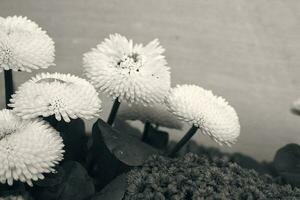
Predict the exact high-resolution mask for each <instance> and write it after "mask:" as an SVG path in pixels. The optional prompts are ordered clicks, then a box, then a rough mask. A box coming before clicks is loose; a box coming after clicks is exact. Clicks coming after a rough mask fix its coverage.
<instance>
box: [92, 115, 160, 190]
mask: <svg viewBox="0 0 300 200" xmlns="http://www.w3.org/2000/svg"><path fill="white" fill-rule="evenodd" d="M92 138H93V144H92V147H91V149H90V151H89V154H88V164H87V165H88V171H89V173H90V175H91V176H92V177H94V178H95V185H96V190H97V191H99V190H101V189H102V188H103V187H104V186H106V185H107V184H108V183H109V182H111V181H112V180H113V179H114V178H115V177H116V176H118V175H119V174H121V173H124V172H126V171H128V170H129V169H130V167H133V166H140V165H142V164H143V162H144V161H145V160H146V159H147V158H148V157H149V156H150V155H152V154H157V153H158V152H157V151H156V150H155V149H153V148H152V147H150V146H149V145H146V144H145V143H143V142H141V141H140V139H139V138H136V137H135V136H132V135H130V134H123V133H120V132H119V131H117V130H116V129H113V128H112V127H111V126H110V125H108V124H107V123H105V122H104V121H102V120H101V119H99V120H98V121H97V122H96V123H95V124H94V126H93V131H92Z"/></svg>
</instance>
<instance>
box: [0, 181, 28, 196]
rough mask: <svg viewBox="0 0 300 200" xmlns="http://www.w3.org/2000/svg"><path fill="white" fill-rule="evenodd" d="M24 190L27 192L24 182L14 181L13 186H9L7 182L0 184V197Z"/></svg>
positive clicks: (17, 193)
mask: <svg viewBox="0 0 300 200" xmlns="http://www.w3.org/2000/svg"><path fill="white" fill-rule="evenodd" d="M24 192H25V185H24V183H21V182H18V181H14V183H13V185H12V186H9V185H7V184H0V197H4V196H9V195H19V194H22V193H24ZM0 199H1V198H0Z"/></svg>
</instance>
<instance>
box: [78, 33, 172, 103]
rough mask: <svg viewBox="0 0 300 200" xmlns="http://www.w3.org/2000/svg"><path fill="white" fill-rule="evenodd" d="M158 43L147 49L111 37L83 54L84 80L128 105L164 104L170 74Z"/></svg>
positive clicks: (116, 36) (117, 37)
mask: <svg viewBox="0 0 300 200" xmlns="http://www.w3.org/2000/svg"><path fill="white" fill-rule="evenodd" d="M163 52H164V49H163V48H162V47H161V46H160V44H159V42H158V40H153V41H152V42H150V43H149V44H147V45H146V46H143V45H142V44H135V45H134V44H133V42H132V40H127V39H126V38H125V37H123V36H121V35H119V34H115V35H110V36H109V38H108V39H105V40H104V41H103V42H102V43H101V44H99V45H98V46H97V48H94V49H92V51H90V52H88V53H86V54H84V58H83V67H84V68H85V73H86V76H87V77H88V78H89V79H90V80H91V82H92V84H93V85H94V86H95V87H96V88H98V89H99V90H100V91H102V92H105V93H107V94H108V95H110V96H111V97H113V98H114V99H116V98H118V100H119V101H120V102H121V101H126V102H127V103H128V104H133V103H136V104H137V103H141V104H144V105H151V104H155V103H161V102H163V99H164V96H165V95H166V93H167V92H168V90H169V89H170V72H169V67H167V62H166V60H165V57H164V56H163V55H162V53H163Z"/></svg>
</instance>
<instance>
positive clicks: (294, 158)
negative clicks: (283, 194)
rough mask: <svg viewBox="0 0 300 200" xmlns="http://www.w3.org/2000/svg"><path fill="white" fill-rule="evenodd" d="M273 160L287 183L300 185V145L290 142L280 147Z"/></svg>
mask: <svg viewBox="0 0 300 200" xmlns="http://www.w3.org/2000/svg"><path fill="white" fill-rule="evenodd" d="M273 162H274V167H275V169H276V171H277V173H278V174H279V175H280V176H282V177H283V178H284V179H285V181H286V182H287V183H290V184H291V185H293V186H298V187H299V186H300V146H299V145H298V144H288V145H286V146H284V147H282V148H281V149H279V150H278V151H277V153H276V155H275V158H274V161H273Z"/></svg>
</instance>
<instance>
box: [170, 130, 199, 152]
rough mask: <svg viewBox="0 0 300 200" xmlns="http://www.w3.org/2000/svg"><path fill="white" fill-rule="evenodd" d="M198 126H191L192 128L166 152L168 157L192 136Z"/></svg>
mask: <svg viewBox="0 0 300 200" xmlns="http://www.w3.org/2000/svg"><path fill="white" fill-rule="evenodd" d="M197 130H198V127H196V126H194V125H193V126H192V128H191V129H190V130H189V131H188V132H187V133H186V134H185V135H184V136H183V138H182V139H181V140H180V141H179V142H178V143H177V144H176V145H175V147H174V148H173V149H172V150H171V151H170V153H169V154H168V156H169V157H171V158H173V157H174V156H175V155H176V154H177V152H178V151H180V149H181V148H182V147H183V146H184V145H185V144H186V143H187V142H188V141H189V140H190V139H191V138H192V137H193V135H194V134H195V133H196V132H197Z"/></svg>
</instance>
